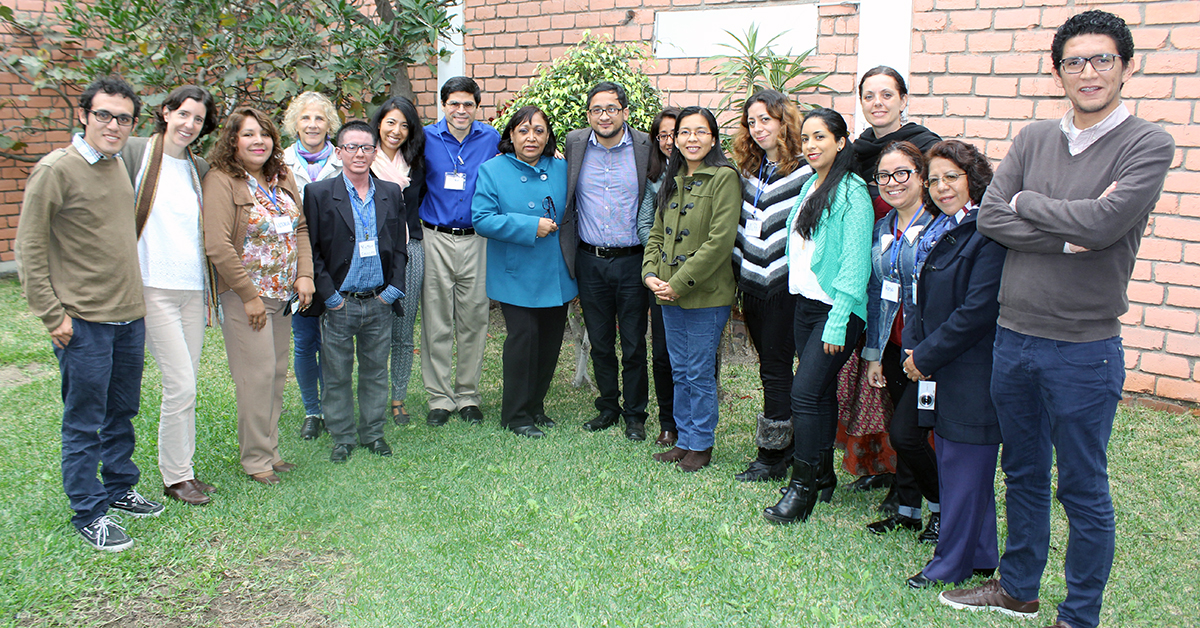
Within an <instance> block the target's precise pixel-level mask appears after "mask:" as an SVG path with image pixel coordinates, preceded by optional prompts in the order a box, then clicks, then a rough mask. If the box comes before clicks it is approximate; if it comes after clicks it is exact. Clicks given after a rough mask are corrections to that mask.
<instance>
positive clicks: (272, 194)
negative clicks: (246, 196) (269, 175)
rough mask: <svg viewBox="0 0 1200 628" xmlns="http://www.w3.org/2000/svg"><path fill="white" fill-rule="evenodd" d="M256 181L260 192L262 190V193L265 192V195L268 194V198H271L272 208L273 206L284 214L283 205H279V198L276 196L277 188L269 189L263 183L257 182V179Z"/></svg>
mask: <svg viewBox="0 0 1200 628" xmlns="http://www.w3.org/2000/svg"><path fill="white" fill-rule="evenodd" d="M254 183H255V184H256V185H258V191H259V192H262V193H263V196H266V197H267V198H269V199H271V207H272V208H273V209H274V210H275V211H276V212H279V213H281V214H282V213H283V209H282V208H281V207H279V200H278V199H277V198H276V196H275V190H274V189H271V190H268V189H266V188H264V187H263V186H262V184H261V183H259V182H257V181H255V182H254Z"/></svg>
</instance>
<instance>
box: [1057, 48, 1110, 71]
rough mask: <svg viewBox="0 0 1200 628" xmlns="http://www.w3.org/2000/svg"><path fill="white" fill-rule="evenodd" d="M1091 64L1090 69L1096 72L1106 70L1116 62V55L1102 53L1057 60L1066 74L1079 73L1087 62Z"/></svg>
mask: <svg viewBox="0 0 1200 628" xmlns="http://www.w3.org/2000/svg"><path fill="white" fill-rule="evenodd" d="M1089 63H1090V64H1092V69H1093V70H1095V71H1097V72H1107V71H1109V70H1111V69H1113V66H1115V65H1116V64H1117V55H1114V54H1110V53H1107V52H1106V53H1104V54H1102V55H1093V56H1091V57H1067V58H1066V59H1063V60H1062V61H1059V62H1058V67H1060V68H1062V71H1063V72H1066V73H1067V74H1080V73H1082V72H1083V68H1084V67H1086V66H1087V64H1089Z"/></svg>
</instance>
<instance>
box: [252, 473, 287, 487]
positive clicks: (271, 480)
mask: <svg viewBox="0 0 1200 628" xmlns="http://www.w3.org/2000/svg"><path fill="white" fill-rule="evenodd" d="M250 479H251V480H254V481H255V482H258V483H259V484H266V485H267V486H274V485H276V484H279V482H280V479H279V476H278V475H275V472H274V471H263V472H262V473H251V474H250Z"/></svg>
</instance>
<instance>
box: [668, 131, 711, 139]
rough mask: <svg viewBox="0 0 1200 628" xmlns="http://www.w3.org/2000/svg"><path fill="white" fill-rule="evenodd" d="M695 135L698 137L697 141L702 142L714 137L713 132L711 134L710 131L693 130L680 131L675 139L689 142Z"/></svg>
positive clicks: (676, 133)
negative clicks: (711, 136)
mask: <svg viewBox="0 0 1200 628" xmlns="http://www.w3.org/2000/svg"><path fill="white" fill-rule="evenodd" d="M693 135H695V136H696V139H698V140H702V139H704V138H706V137H708V136H710V135H712V132H710V131H709V130H708V129H696V130H695V131H693V130H691V129H680V130H678V131H676V132H675V137H678V138H679V139H681V140H687V139H688V138H689V137H691V136H693Z"/></svg>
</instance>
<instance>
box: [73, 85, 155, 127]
mask: <svg viewBox="0 0 1200 628" xmlns="http://www.w3.org/2000/svg"><path fill="white" fill-rule="evenodd" d="M101 93H103V94H108V95H109V96H121V97H123V98H128V99H129V100H132V101H133V117H134V118H137V117H138V115H139V114H141V113H142V99H141V98H138V95H137V93H136V92H134V91H133V87H132V86H130V85H129V83H126V82H125V81H123V80H121V79H120V78H117V77H115V76H104V77H101V78H98V79H96V80H94V81H92V84H91V85H88V86H87V89H85V90H83V93H82V94H80V95H79V108H80V109H83V110H84V111H91V110H92V99H93V98H95V97H96V94H101Z"/></svg>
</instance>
